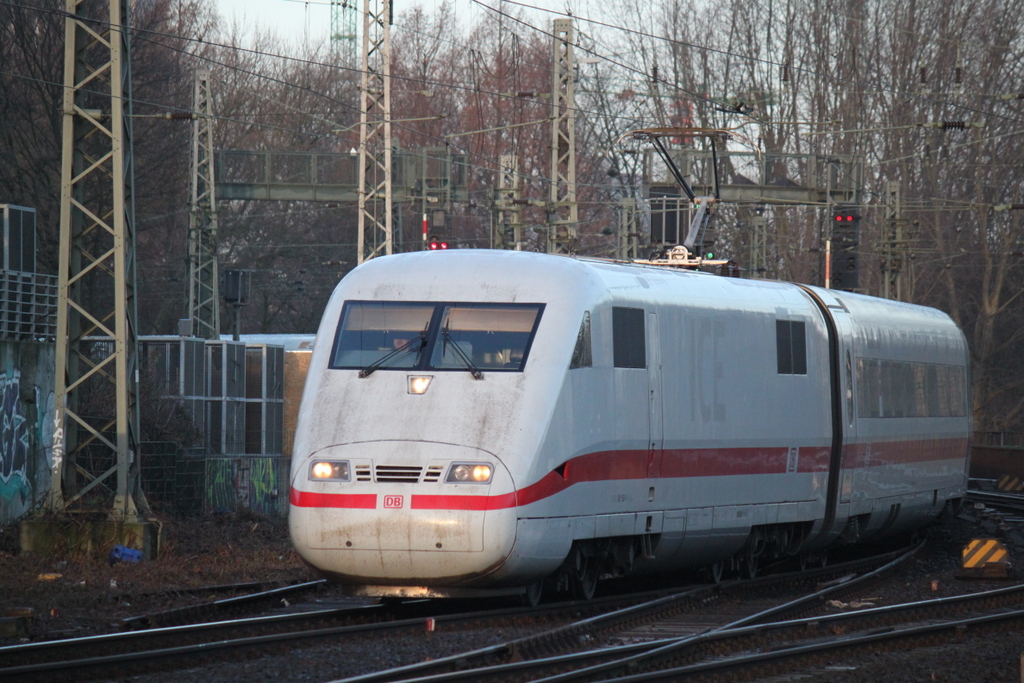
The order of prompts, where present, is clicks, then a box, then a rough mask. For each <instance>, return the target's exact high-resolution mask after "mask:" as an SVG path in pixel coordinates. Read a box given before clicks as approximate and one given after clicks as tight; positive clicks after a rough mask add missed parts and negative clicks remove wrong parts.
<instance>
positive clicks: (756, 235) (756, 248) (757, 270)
mask: <svg viewBox="0 0 1024 683" xmlns="http://www.w3.org/2000/svg"><path fill="white" fill-rule="evenodd" d="M751 224H752V227H753V230H752V231H751V233H750V277H753V278H764V277H767V275H766V273H767V272H768V221H767V220H766V219H765V217H764V213H758V214H757V215H756V216H754V218H753V220H751Z"/></svg>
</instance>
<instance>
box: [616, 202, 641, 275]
mask: <svg viewBox="0 0 1024 683" xmlns="http://www.w3.org/2000/svg"><path fill="white" fill-rule="evenodd" d="M638 217H639V216H638V214H637V210H636V198H634V197H622V198H620V199H619V230H618V246H617V247H616V249H615V258H617V259H619V260H622V261H630V260H635V259H638V258H640V225H639V221H638V220H637V219H638Z"/></svg>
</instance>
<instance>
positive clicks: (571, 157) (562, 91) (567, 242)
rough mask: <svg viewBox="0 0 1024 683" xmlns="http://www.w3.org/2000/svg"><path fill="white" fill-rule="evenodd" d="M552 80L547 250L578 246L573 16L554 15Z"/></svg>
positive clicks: (563, 250)
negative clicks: (555, 17) (558, 16)
mask: <svg viewBox="0 0 1024 683" xmlns="http://www.w3.org/2000/svg"><path fill="white" fill-rule="evenodd" d="M552 34H553V35H554V52H553V57H554V60H553V62H554V63H553V66H552V84H551V175H550V180H551V194H550V196H549V198H548V206H547V224H548V253H549V254H568V253H570V252H572V251H573V250H574V249H575V247H576V226H577V224H578V223H579V206H578V205H577V204H576V87H575V84H574V80H573V77H574V75H575V74H574V72H575V64H574V62H573V40H574V38H573V30H572V19H555V20H554V22H553V29H552Z"/></svg>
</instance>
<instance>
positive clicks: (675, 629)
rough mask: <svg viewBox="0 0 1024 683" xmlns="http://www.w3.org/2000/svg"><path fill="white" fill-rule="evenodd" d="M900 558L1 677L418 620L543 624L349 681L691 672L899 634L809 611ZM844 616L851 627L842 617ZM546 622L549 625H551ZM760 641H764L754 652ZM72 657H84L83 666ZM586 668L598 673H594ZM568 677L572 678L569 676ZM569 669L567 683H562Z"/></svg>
mask: <svg viewBox="0 0 1024 683" xmlns="http://www.w3.org/2000/svg"><path fill="white" fill-rule="evenodd" d="M919 547H920V546H919ZM912 552H913V551H911V553H902V552H900V553H888V554H885V555H881V556H876V557H874V558H868V559H864V560H858V561H855V562H848V563H842V564H833V565H831V566H828V567H825V568H818V569H814V570H810V571H805V572H790V573H784V574H779V575H769V576H765V577H762V578H759V579H754V580H747V581H730V582H726V583H722V584H718V585H698V586H691V587H688V588H685V589H675V590H671V591H669V590H661V591H652V592H647V593H638V594H632V595H618V596H609V597H605V598H599V599H597V600H594V601H591V602H586V603H581V602H573V603H558V604H552V605H544V606H542V607H541V608H539V609H538V608H510V609H493V610H486V611H477V612H465V611H455V612H453V613H445V610H446V609H450V610H460V609H461V610H464V609H465V604H464V603H463V604H462V605H459V604H458V603H455V602H453V601H441V602H438V601H409V602H406V603H402V604H391V603H389V604H383V605H372V606H363V607H359V608H345V609H327V610H317V611H311V612H303V613H297V614H287V615H277V616H273V617H259V618H252V619H236V620H231V621H222V622H216V623H206V624H194V625H190V626H183V627H171V628H151V629H148V630H140V631H131V632H127V633H120V634H113V635H109V636H94V637H91V638H83V639H75V640H69V641H52V642H46V643H34V644H30V645H27V646H19V647H12V648H0V680H19V681H22V680H26V681H27V680H46V681H53V680H76V681H79V680H90V679H97V678H111V677H117V676H124V675H136V674H139V673H144V672H146V671H154V670H157V671H161V672H166V671H170V670H171V669H172V668H173V669H178V668H189V667H194V666H197V665H200V664H211V665H212V664H213V663H215V662H221V661H233V660H237V659H239V658H245V657H249V656H252V653H261V654H266V653H267V651H268V650H270V651H277V652H284V653H287V652H290V651H291V650H292V649H293V648H302V647H307V646H322V645H325V644H330V643H332V642H343V641H348V640H352V639H358V638H363V639H371V640H375V639H383V638H387V637H390V636H392V635H397V636H400V637H404V636H403V634H405V635H412V634H415V635H416V636H417V637H422V635H423V632H424V630H425V624H426V620H427V618H428V617H429V618H430V619H431V620H432V621H433V623H434V626H435V628H436V630H437V631H438V632H446V633H452V632H457V631H464V632H468V631H475V630H476V629H485V628H493V627H499V628H502V627H505V626H511V625H521V626H525V627H527V628H530V629H535V628H538V627H540V628H547V630H545V631H543V632H542V633H539V634H536V635H531V636H529V637H526V638H522V639H519V640H516V641H512V642H508V643H504V644H501V645H496V646H493V647H488V648H482V649H480V650H476V651H473V652H466V653H462V654H459V655H455V656H452V657H446V658H441V659H436V660H435V661H433V662H426V663H423V664H418V665H413V666H407V667H403V668H401V669H390V670H387V671H382V672H378V673H374V674H369V675H366V676H361V677H357V678H353V679H347V680H349V681H360V682H364V683H368V682H369V681H398V680H405V681H408V680H430V681H441V680H488V681H490V680H494V678H495V677H501V678H502V679H507V680H524V681H525V680H539V679H541V680H542V679H545V678H549V677H552V676H559V677H561V676H569V677H570V678H566V679H565V680H592V678H588V676H591V675H593V676H594V677H601V678H605V677H612V678H614V677H616V676H619V677H622V676H633V675H639V674H645V675H648V674H649V675H654V676H657V675H661V674H660V673H658V672H659V671H662V670H670V669H678V668H680V667H687V666H701V665H703V664H702V661H699V660H697V659H695V657H697V655H695V654H693V653H700V652H702V650H703V649H708V648H710V649H711V651H713V652H716V653H718V654H717V655H716V656H719V657H720V656H722V653H726V652H733V654H732V655H731V656H730V658H733V659H735V658H737V657H740V656H750V653H751V652H752V651H753V650H757V649H758V648H761V649H763V648H765V647H770V648H774V649H773V651H775V650H776V649H777V650H779V651H783V650H789V649H793V648H792V647H790V646H789V645H788V643H790V642H791V640H792V639H793V638H794V636H793V635H792V634H793V633H798V634H799V633H804V632H806V633H811V632H813V633H816V634H817V636H816V637H817V638H819V639H821V638H824V637H825V635H823V634H829V633H832V632H834V631H836V630H838V629H842V630H843V632H844V633H848V634H853V633H854V632H858V633H860V632H862V631H864V630H865V629H875V630H877V629H885V630H887V631H888V630H893V629H895V628H897V627H896V626H888V625H884V624H883V625H879V621H878V620H881V619H883V618H891V617H889V616H887V615H891V614H897V613H899V612H900V610H896V609H894V608H887V610H888V611H886V610H885V609H883V610H877V611H868V610H864V611H862V612H859V613H857V614H858V616H857V617H856V618H860V619H874V620H875V622H872V623H870V624H868V625H863V626H862V625H856V622H855V621H854V619H855V617H853V616H849V617H847V616H845V615H821V614H820V611H821V605H822V604H823V601H824V600H826V599H840V598H842V597H843V596H844V595H846V594H847V593H850V592H853V591H863V590H864V587H865V586H866V585H870V583H871V582H872V581H875V580H878V579H880V578H881V577H883V576H885V575H887V574H888V573H889V572H892V571H893V570H894V569H895V568H896V567H897V566H898V565H899V563H900V562H904V561H905V560H906V559H907V558H908V557H909V555H910V554H912ZM1004 593H1005V594H1004ZM1004 593H999V592H993V594H992V595H989V596H988V599H989V600H990V601H994V600H1003V601H1007V602H1008V603H1012V604H1017V603H1021V604H1024V598H1022V597H1021V595H1024V588H1014V589H1012V590H1006V591H1005V592H1004ZM861 594H863V593H861ZM779 596H782V597H779ZM958 600H960V602H959V603H958V604H961V605H969V602H968V599H967V598H960V599H958ZM941 604H943V603H935V605H936V606H932V607H931V608H930V609H932V610H933V612H934V610H943V609H947V610H952V609H953V607H951V606H952V605H953V604H954V601H950V602H947V603H945V604H946V607H940V606H938V605H941ZM907 609H908V610H910V609H911V608H907ZM916 609H918V610H920V609H925V608H924V607H917V608H916ZM957 609H959V613H960V614H963V615H965V616H964V618H965V619H966V618H977V617H976V616H975V615H972V614H971V611H972V610H974V609H977V608H973V607H959V608H957ZM908 613H910V612H908ZM808 615H811V616H808ZM844 618H846V619H850V620H851V621H843V619H844ZM931 618H933V619H934V618H936V617H931ZM1007 618H1010V617H1007ZM786 620H788V621H786ZM551 624H557V626H556V627H555V628H550V626H551ZM972 628H974V627H972ZM849 637H852V636H848V637H847V639H848V638H849ZM766 638H770V640H765V639H766ZM766 642H768V643H770V644H769V645H768V646H766V645H765V643H766ZM794 647H796V646H794ZM837 647H838V646H837ZM844 647H853V645H846V646H844ZM82 652H88V653H89V654H90V656H89V657H88V658H82V657H81V653H82ZM737 653H739V654H737ZM744 653H745V654H744ZM787 661H788V660H787ZM794 661H795V660H794ZM741 665H742V666H746V667H747V668H749V669H751V670H755V669H756V667H754V665H753V664H751V663H749V662H748V663H746V664H737V666H741ZM792 666H799V664H794V665H792ZM594 667H598V669H597V670H593V668H594ZM605 667H606V668H605ZM648 669H650V670H648ZM573 670H582V671H583V672H584V673H583V674H572V673H571V672H572V671H573ZM573 675H576V676H577V677H576V678H571V676H573ZM673 675H676V674H673ZM679 675H682V674H679ZM685 675H687V676H689V675H690V674H689V673H687V674H685ZM580 676H582V677H580ZM555 680H561V678H557V679H555ZM638 680H639V679H638Z"/></svg>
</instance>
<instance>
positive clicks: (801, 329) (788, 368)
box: [775, 320, 807, 375]
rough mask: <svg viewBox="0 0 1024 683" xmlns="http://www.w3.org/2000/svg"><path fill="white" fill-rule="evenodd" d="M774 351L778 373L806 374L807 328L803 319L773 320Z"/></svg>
mask: <svg viewBox="0 0 1024 683" xmlns="http://www.w3.org/2000/svg"><path fill="white" fill-rule="evenodd" d="M775 353H776V359H777V364H778V372H779V374H780V375H806V374H807V330H806V325H805V324H804V323H803V321H800V320H776V321H775Z"/></svg>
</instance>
